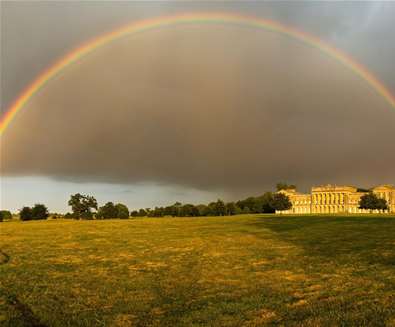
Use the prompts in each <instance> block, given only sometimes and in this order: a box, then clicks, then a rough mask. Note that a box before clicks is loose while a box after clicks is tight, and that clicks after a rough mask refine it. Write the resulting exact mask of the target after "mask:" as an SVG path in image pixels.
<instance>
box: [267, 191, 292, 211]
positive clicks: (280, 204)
mask: <svg viewBox="0 0 395 327" xmlns="http://www.w3.org/2000/svg"><path fill="white" fill-rule="evenodd" d="M270 206H271V207H272V209H273V210H279V211H282V210H288V209H291V208H292V203H291V201H290V200H289V197H288V196H286V195H285V194H283V193H275V194H273V198H272V200H271V202H270Z"/></svg>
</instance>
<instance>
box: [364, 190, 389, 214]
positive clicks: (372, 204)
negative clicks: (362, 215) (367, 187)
mask: <svg viewBox="0 0 395 327" xmlns="http://www.w3.org/2000/svg"><path fill="white" fill-rule="evenodd" d="M359 208H360V209H368V210H387V209H388V204H387V201H386V200H385V199H381V198H379V197H378V196H377V195H376V194H374V193H373V192H369V193H367V194H364V195H362V196H361V199H360V200H359Z"/></svg>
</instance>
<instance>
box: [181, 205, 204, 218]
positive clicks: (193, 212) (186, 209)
mask: <svg viewBox="0 0 395 327" xmlns="http://www.w3.org/2000/svg"><path fill="white" fill-rule="evenodd" d="M179 216H180V217H197V216H199V209H198V208H197V207H195V206H194V205H193V204H184V205H183V206H181V207H180V209H179Z"/></svg>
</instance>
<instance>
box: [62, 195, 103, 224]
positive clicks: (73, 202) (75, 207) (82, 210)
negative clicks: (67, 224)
mask: <svg viewBox="0 0 395 327" xmlns="http://www.w3.org/2000/svg"><path fill="white" fill-rule="evenodd" d="M68 204H69V206H71V210H72V211H73V217H74V218H75V219H92V216H93V215H92V209H96V210H97V201H96V199H95V198H94V197H93V196H89V195H82V194H80V193H77V194H74V195H71V197H70V200H69V202H68Z"/></svg>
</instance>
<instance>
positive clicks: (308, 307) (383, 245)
mask: <svg viewBox="0 0 395 327" xmlns="http://www.w3.org/2000/svg"><path fill="white" fill-rule="evenodd" d="M0 249H1V251H2V253H1V254H0V262H1V264H0V283H1V284H0V325H1V326H3V325H4V326H13V327H14V326H261V325H276V326H278V325H283V326H395V217H393V216H392V217H389V216H377V217H374V216H359V217H350V216H347V217H340V216H321V217H314V216H305V217H300V216H299V217H285V216H264V215H246V216H234V217H210V218H142V219H129V220H107V221H73V220H53V221H36V222H4V223H0Z"/></svg>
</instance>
